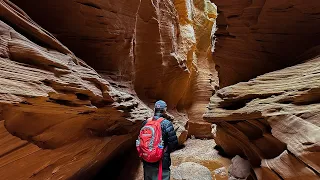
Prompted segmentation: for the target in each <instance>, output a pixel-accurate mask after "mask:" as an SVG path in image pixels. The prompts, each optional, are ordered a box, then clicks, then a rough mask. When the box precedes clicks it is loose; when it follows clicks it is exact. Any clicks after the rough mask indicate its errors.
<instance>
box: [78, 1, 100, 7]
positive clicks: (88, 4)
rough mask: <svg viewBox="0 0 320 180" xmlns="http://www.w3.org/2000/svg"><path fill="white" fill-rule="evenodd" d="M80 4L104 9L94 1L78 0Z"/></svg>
mask: <svg viewBox="0 0 320 180" xmlns="http://www.w3.org/2000/svg"><path fill="white" fill-rule="evenodd" d="M77 3H79V4H82V5H84V6H89V7H92V8H95V9H102V8H101V7H99V6H98V5H96V4H94V3H92V2H85V3H84V2H77Z"/></svg>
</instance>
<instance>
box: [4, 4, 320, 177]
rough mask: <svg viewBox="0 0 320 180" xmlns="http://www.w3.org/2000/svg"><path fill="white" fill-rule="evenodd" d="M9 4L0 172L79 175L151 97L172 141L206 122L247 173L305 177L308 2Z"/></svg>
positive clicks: (313, 40) (312, 59) (311, 155)
mask: <svg viewBox="0 0 320 180" xmlns="http://www.w3.org/2000/svg"><path fill="white" fill-rule="evenodd" d="M212 1H213V0H212ZM12 2H13V3H15V4H16V5H17V6H16V5H14V4H13V3H11V2H10V1H8V0H1V1H0V59H1V63H0V64H1V68H0V71H1V72H0V84H1V88H0V91H1V92H0V107H1V108H0V117H1V119H0V123H1V124H0V133H1V134H0V141H1V142H2V143H1V144H2V145H1V146H2V147H1V148H0V164H1V165H0V166H1V167H2V168H1V170H0V175H1V177H3V178H4V179H28V178H29V179H59V178H61V179H79V178H80V177H81V178H83V179H86V178H90V176H92V175H93V174H94V173H96V171H97V170H98V169H100V168H101V167H102V166H103V165H104V164H106V163H107V162H108V161H109V160H110V159H111V158H112V157H114V156H115V155H116V154H119V152H120V150H123V149H129V148H128V147H130V146H132V142H133V140H134V138H135V136H136V133H137V131H138V129H139V127H140V122H141V120H143V119H145V118H146V117H148V116H150V113H151V109H150V107H152V104H153V103H154V101H155V100H156V99H163V100H165V101H167V102H168V105H169V111H170V113H171V114H172V115H174V124H175V127H176V128H178V134H179V141H180V143H183V142H184V140H185V139H186V137H187V136H188V135H189V136H190V135H195V136H196V137H199V138H211V137H212V133H211V130H212V129H211V123H215V124H217V132H216V137H215V140H216V142H217V144H218V145H220V146H221V147H222V148H223V149H224V151H225V152H226V153H227V154H228V155H231V156H234V155H242V156H244V157H247V158H248V159H249V160H250V162H251V164H252V166H253V170H254V173H253V174H254V176H253V177H256V178H257V179H265V180H269V179H319V162H320V160H319V123H318V122H319V97H320V92H319V90H320V87H319V85H320V82H319V78H320V77H319V74H320V72H319V67H320V66H319V65H320V64H319V57H318V55H319V52H320V51H319V46H318V45H319V39H320V38H319V35H320V27H319V25H320V23H319V20H320V18H319V13H320V9H319V7H320V5H319V2H318V1H316V0H310V1H302V0H292V1H287V0H257V1H248V0H230V1H223V0H214V1H213V3H215V4H216V5H217V6H218V10H219V15H218V19H217V23H216V22H215V19H216V18H217V7H216V6H215V5H214V4H213V3H211V2H210V1H209V0H193V1H192V0H152V1H151V0H108V1H101V0H77V1H75V0H72V1H63V0H55V1H41V0H28V1H24V0H12ZM25 12H26V13H27V14H28V15H27V14H26V13H25ZM29 16H30V17H29ZM215 23H216V24H217V29H216V27H215ZM216 30H217V31H216ZM49 32H50V33H49ZM214 33H215V35H214ZM215 36H216V37H217V39H215ZM211 41H212V42H211ZM215 41H217V42H216V44H214V43H215ZM213 51H214V53H213V57H212V52H213ZM80 58H81V59H80ZM87 64H88V65H87ZM293 65H295V66H293ZM288 66H292V67H288ZM285 67H287V68H285ZM275 70H279V71H275ZM271 71H274V72H271ZM268 72H270V73H268ZM265 73H267V74H265ZM263 74H264V75H263ZM259 75H261V76H259ZM257 76H258V77H257ZM252 78H253V79H252ZM249 79H251V80H250V81H248V80H249ZM241 81H248V82H241ZM239 82H241V83H239ZM236 83H238V84H236ZM219 85H220V86H221V87H225V88H223V89H220V90H218V89H219ZM229 85H231V86H229ZM216 90H218V91H217V92H216ZM212 95H213V96H212ZM211 96H212V97H211ZM210 97H211V100H210V104H209V106H208V112H207V113H206V114H205V116H204V117H205V119H206V121H208V122H206V121H204V120H203V119H202V115H203V114H204V113H205V110H206V106H207V104H208V102H209V98H210Z"/></svg>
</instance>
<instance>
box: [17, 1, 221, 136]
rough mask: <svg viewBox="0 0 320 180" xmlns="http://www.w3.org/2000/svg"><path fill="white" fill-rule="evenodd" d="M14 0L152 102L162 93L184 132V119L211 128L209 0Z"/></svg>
mask: <svg viewBox="0 0 320 180" xmlns="http://www.w3.org/2000/svg"><path fill="white" fill-rule="evenodd" d="M13 2H14V3H16V4H17V5H18V6H19V7H21V8H22V9H23V10H25V11H26V12H27V13H28V14H29V15H30V16H31V17H32V18H33V19H34V20H35V21H36V22H37V23H39V24H40V25H41V26H43V27H44V28H46V29H48V30H49V31H50V32H52V33H53V34H54V35H55V36H56V37H57V39H59V40H60V41H61V42H63V43H64V44H65V45H66V46H67V47H69V48H70V49H71V50H72V51H73V52H74V53H75V54H76V55H77V56H79V57H80V58H82V59H83V60H84V61H85V62H87V63H88V64H89V65H91V66H92V67H93V68H94V69H95V70H97V71H98V72H99V73H100V74H102V73H104V74H106V77H107V76H112V79H113V80H114V81H117V82H120V84H127V85H128V87H131V92H133V94H137V96H138V97H139V98H140V99H142V100H143V101H144V102H145V103H147V104H150V107H152V105H153V102H154V101H155V100H156V99H163V100H165V101H166V102H167V103H168V105H169V109H170V112H171V113H172V114H174V115H176V118H175V119H176V120H175V121H176V124H177V126H179V127H180V129H181V131H182V134H184V135H183V137H186V131H185V126H186V121H188V120H190V121H192V122H191V123H190V124H189V126H188V127H190V134H192V135H196V136H197V137H211V136H212V134H211V125H210V124H208V123H206V122H204V121H202V115H203V113H204V112H205V108H206V105H207V102H208V101H209V98H210V96H211V95H212V91H214V90H215V88H217V84H218V81H217V72H216V70H215V68H214V67H215V65H214V63H213V61H212V59H211V44H210V36H211V32H212V28H213V26H214V23H215V18H216V15H217V14H216V7H215V6H214V5H213V4H212V3H210V1H209V0H196V1H193V2H191V1H190V0H180V1H172V0H166V1H159V0H158V1H150V0H142V1H136V0H130V1H122V0H121V1H118V0H117V1H115V0H114V1H97V0H85V1H69V2H65V1H62V0H58V1H52V2H44V1H41V0H31V1H28V2H25V1H21V0H13ZM35 7H36V8H35ZM65 14H70V15H68V16H65ZM214 30H215V29H214ZM111 73H112V75H111ZM123 81H126V82H123ZM176 109H177V110H176ZM177 111H179V112H177ZM181 113H184V114H187V116H180V115H179V114H181ZM193 125H194V126H193ZM199 127H200V129H202V130H205V131H201V130H200V129H199ZM182 139H185V138H182ZM182 141H183V140H182Z"/></svg>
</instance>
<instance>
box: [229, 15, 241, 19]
mask: <svg viewBox="0 0 320 180" xmlns="http://www.w3.org/2000/svg"><path fill="white" fill-rule="evenodd" d="M238 17H240V16H239V15H237V14H235V15H230V16H227V18H228V19H230V18H238Z"/></svg>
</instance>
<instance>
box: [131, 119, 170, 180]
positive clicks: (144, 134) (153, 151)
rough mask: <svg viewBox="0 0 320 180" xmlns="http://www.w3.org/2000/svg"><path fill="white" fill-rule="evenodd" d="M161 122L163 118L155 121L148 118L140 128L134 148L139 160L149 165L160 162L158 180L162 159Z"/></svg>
mask: <svg viewBox="0 0 320 180" xmlns="http://www.w3.org/2000/svg"><path fill="white" fill-rule="evenodd" d="M163 120H164V118H159V119H157V120H153V118H149V119H148V120H147V123H146V125H145V126H144V127H142V128H141V130H140V134H139V137H138V139H137V141H136V148H137V151H138V154H139V157H140V158H142V159H143V160H145V161H146V162H150V163H154V162H158V161H160V163H159V177H158V178H159V179H162V157H163V152H164V144H163V140H162V130H161V122H162V121H163Z"/></svg>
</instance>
